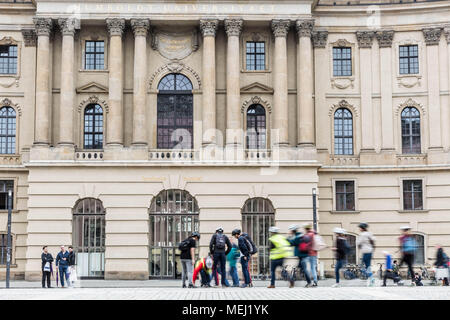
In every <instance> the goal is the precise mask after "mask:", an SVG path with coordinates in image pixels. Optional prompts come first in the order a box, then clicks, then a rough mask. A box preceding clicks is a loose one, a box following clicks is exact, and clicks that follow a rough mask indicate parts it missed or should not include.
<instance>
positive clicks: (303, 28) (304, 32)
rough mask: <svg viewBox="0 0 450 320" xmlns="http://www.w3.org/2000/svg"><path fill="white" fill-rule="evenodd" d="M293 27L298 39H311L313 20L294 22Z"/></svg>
mask: <svg viewBox="0 0 450 320" xmlns="http://www.w3.org/2000/svg"><path fill="white" fill-rule="evenodd" d="M295 27H296V29H297V34H298V36H299V37H308V38H311V34H312V30H313V27H314V19H301V20H297V21H295Z"/></svg>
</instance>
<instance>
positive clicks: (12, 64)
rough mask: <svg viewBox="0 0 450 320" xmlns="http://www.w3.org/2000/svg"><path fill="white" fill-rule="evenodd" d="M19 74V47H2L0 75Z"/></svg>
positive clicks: (0, 47)
mask: <svg viewBox="0 0 450 320" xmlns="http://www.w3.org/2000/svg"><path fill="white" fill-rule="evenodd" d="M16 73H17V46H16V45H7V46H6V45H5V46H0V74H16Z"/></svg>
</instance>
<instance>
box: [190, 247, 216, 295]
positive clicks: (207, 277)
mask: <svg viewBox="0 0 450 320" xmlns="http://www.w3.org/2000/svg"><path fill="white" fill-rule="evenodd" d="M212 267H213V260H212V258H211V255H208V256H207V257H206V258H202V259H199V260H197V262H196V263H195V267H194V272H193V275H192V285H193V286H194V288H195V281H196V280H197V276H198V274H200V277H201V286H202V287H206V288H209V287H211V285H210V283H211V275H212Z"/></svg>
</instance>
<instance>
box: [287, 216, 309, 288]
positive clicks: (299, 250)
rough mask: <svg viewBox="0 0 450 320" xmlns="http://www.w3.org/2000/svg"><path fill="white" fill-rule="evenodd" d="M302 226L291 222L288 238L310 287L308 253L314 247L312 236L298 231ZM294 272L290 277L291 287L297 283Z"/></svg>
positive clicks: (307, 285)
mask: <svg viewBox="0 0 450 320" xmlns="http://www.w3.org/2000/svg"><path fill="white" fill-rule="evenodd" d="M299 228H300V227H299V226H298V225H296V224H291V225H290V226H289V227H288V230H289V233H290V237H289V238H288V239H287V240H288V241H289V243H290V245H291V246H293V247H294V255H295V256H296V257H298V268H299V269H300V270H301V271H302V272H303V273H304V274H305V278H306V286H305V288H308V287H310V286H311V278H310V276H309V271H308V266H307V262H308V253H309V251H310V250H311V247H312V238H310V237H309V236H308V235H306V234H303V233H302V232H300V231H298V229H299ZM294 276H295V275H294V273H292V275H291V278H290V279H289V288H293V287H294V285H295V279H294Z"/></svg>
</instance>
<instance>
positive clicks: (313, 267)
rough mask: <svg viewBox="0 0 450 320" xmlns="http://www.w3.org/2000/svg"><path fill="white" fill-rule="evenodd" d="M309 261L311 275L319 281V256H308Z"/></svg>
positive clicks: (315, 280)
mask: <svg viewBox="0 0 450 320" xmlns="http://www.w3.org/2000/svg"><path fill="white" fill-rule="evenodd" d="M308 262H309V267H310V270H311V273H310V277H311V278H312V280H314V282H315V283H317V256H308Z"/></svg>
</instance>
